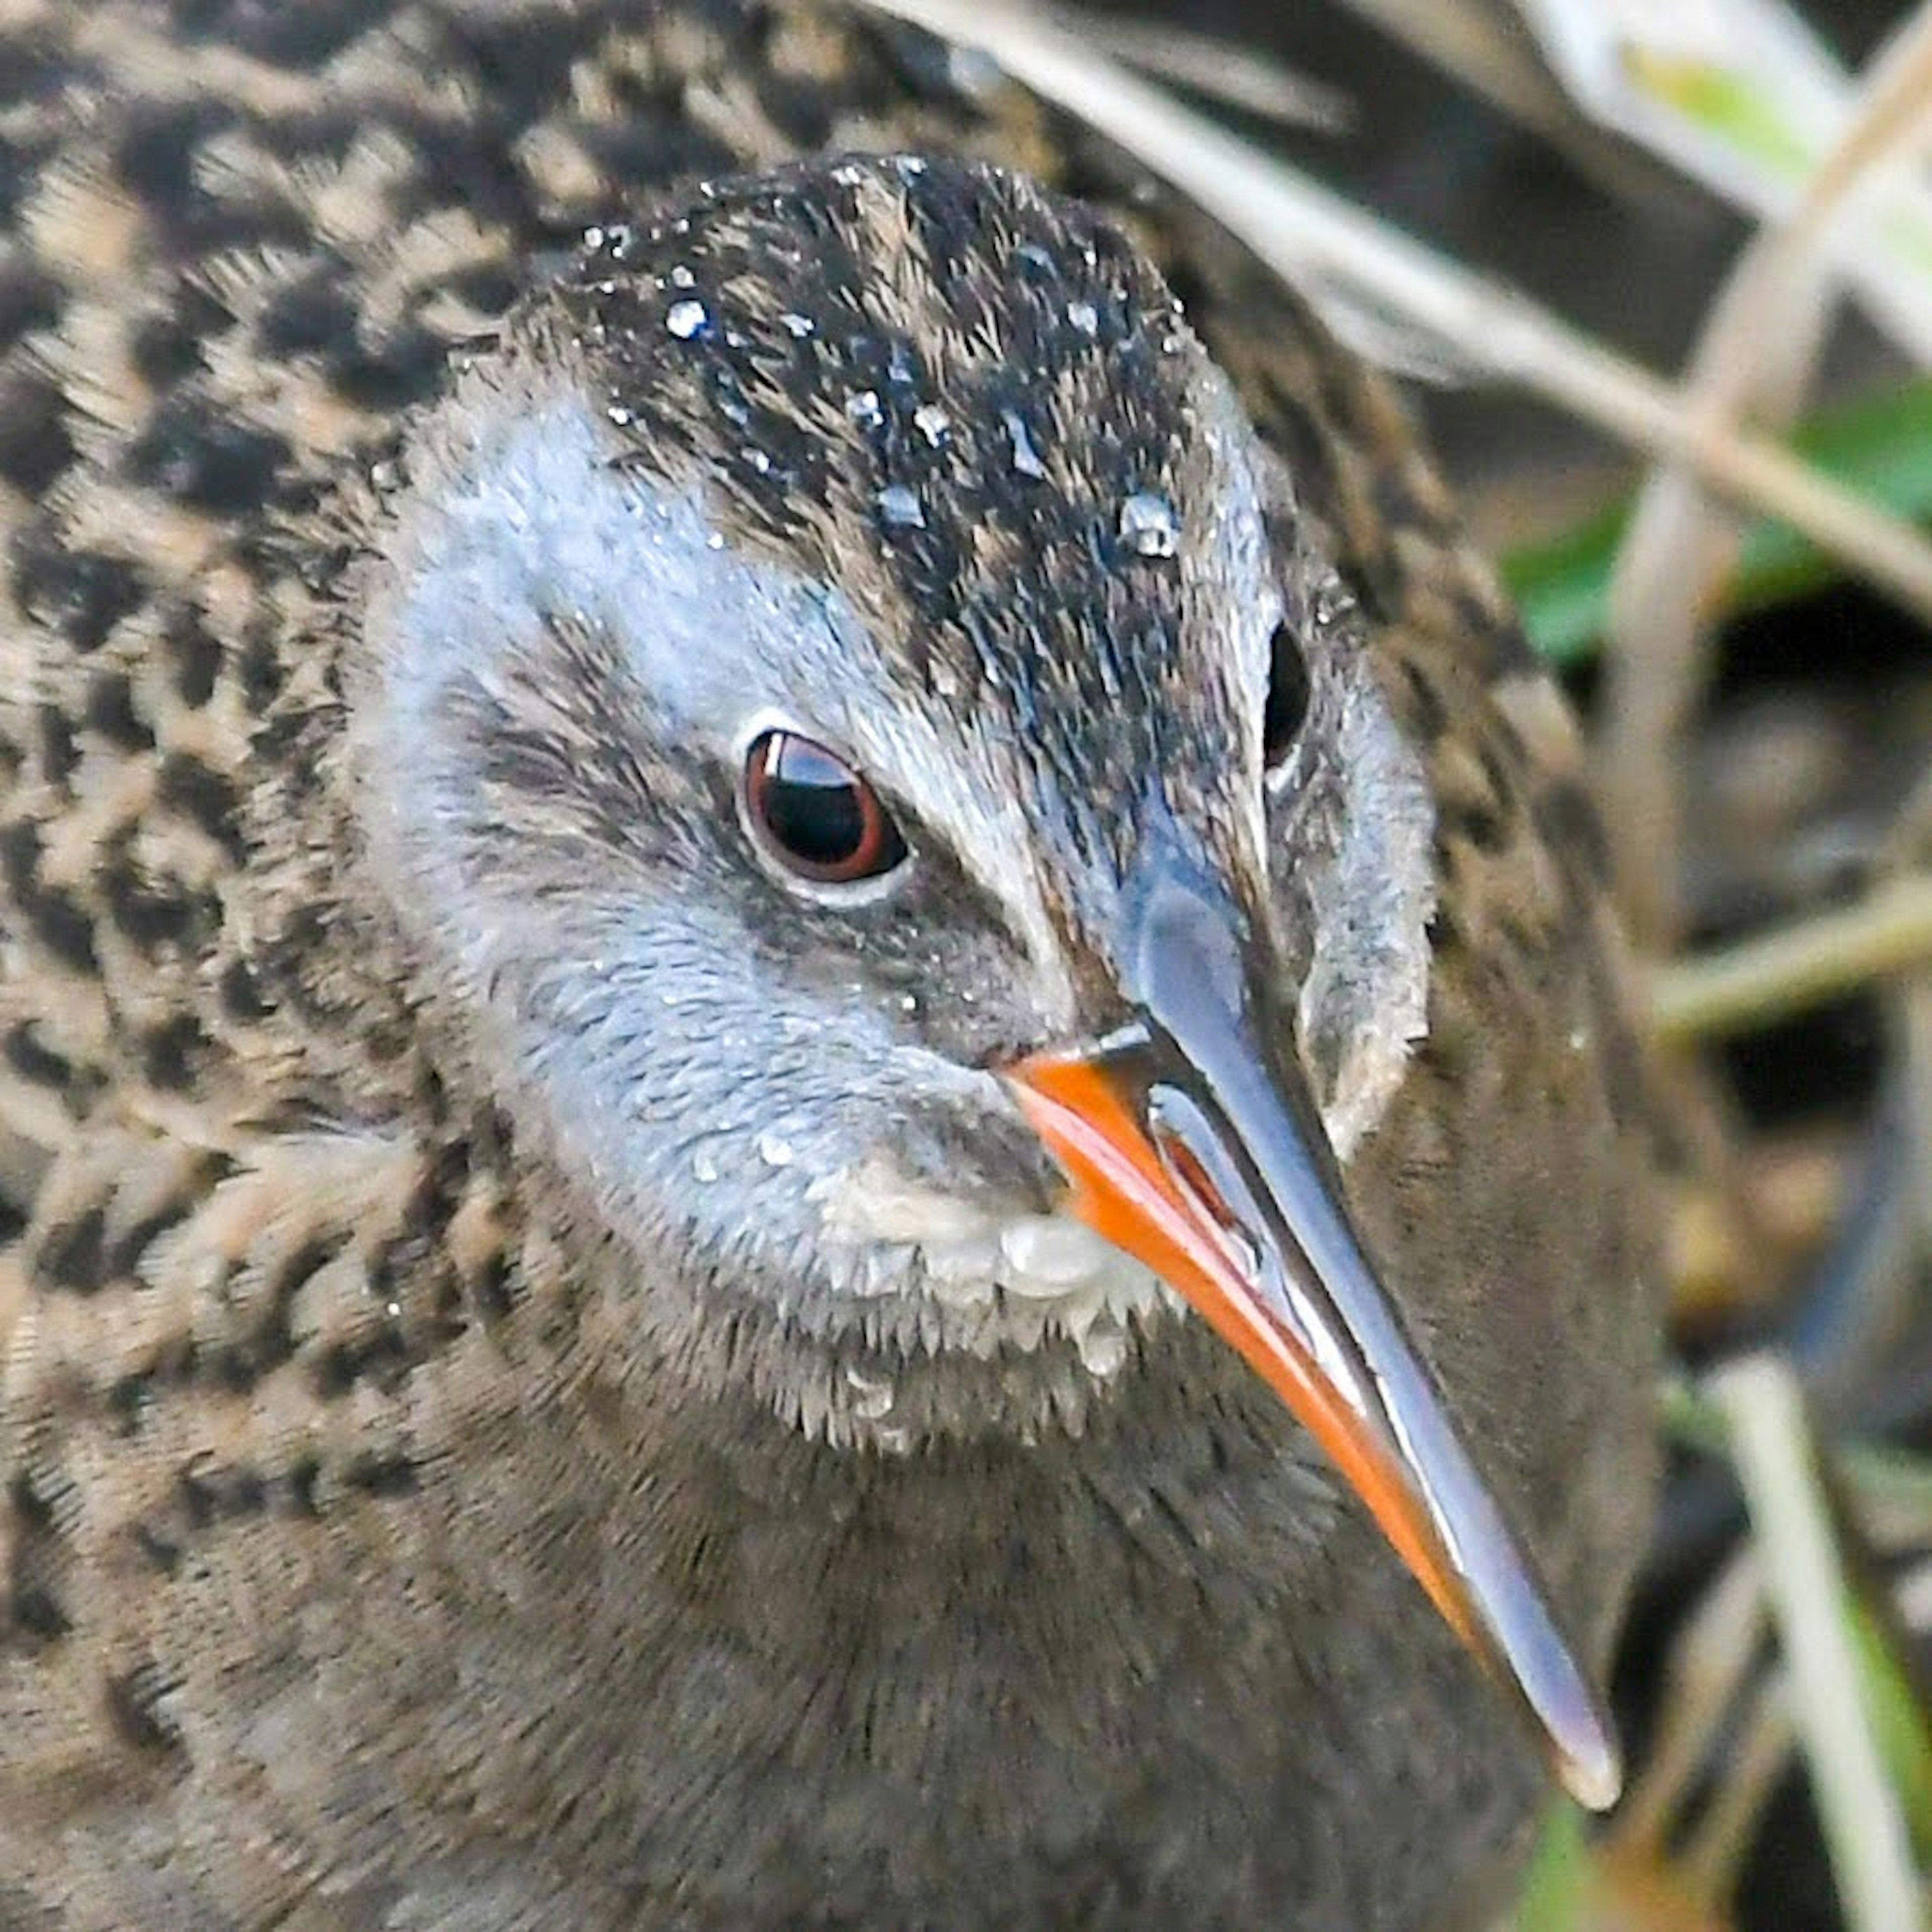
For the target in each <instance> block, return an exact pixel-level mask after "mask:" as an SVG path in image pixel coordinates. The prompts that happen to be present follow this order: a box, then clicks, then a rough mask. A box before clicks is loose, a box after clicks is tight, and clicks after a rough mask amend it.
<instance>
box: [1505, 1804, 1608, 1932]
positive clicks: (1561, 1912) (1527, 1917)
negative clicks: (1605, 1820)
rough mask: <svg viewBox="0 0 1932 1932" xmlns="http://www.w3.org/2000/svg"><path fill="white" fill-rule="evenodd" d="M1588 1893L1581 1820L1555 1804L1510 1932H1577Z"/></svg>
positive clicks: (1587, 1852) (1585, 1843) (1572, 1809)
mask: <svg viewBox="0 0 1932 1932" xmlns="http://www.w3.org/2000/svg"><path fill="white" fill-rule="evenodd" d="M1589 1888H1590V1847H1589V1841H1587V1840H1586V1838H1585V1837H1584V1835H1583V1814H1582V1813H1581V1812H1580V1811H1578V1810H1577V1808H1576V1806H1575V1805H1568V1804H1559V1805H1556V1806H1555V1807H1554V1808H1553V1809H1552V1810H1551V1811H1550V1815H1549V1817H1547V1818H1546V1819H1545V1820H1544V1824H1543V1830H1542V1832H1541V1834H1540V1835H1539V1836H1538V1839H1537V1841H1536V1850H1535V1853H1534V1855H1532V1858H1531V1859H1530V1861H1529V1871H1528V1873H1526V1875H1525V1878H1524V1881H1523V1895H1522V1897H1520V1899H1519V1900H1517V1908H1516V1932H1581V1927H1582V1926H1583V1922H1584V1921H1583V1911H1584V1906H1585V1903H1586V1900H1587V1898H1588V1896H1589Z"/></svg>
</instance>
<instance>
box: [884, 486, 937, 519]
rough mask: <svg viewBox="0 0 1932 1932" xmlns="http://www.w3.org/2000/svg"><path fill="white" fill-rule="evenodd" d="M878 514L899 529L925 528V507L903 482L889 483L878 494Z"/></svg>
mask: <svg viewBox="0 0 1932 1932" xmlns="http://www.w3.org/2000/svg"><path fill="white" fill-rule="evenodd" d="M877 501H878V505H879V514H880V516H881V517H883V518H884V519H885V520H886V522H887V523H890V524H892V525H893V526H895V528H897V529H913V530H922V529H925V528H926V507H925V505H923V504H922V503H921V502H919V499H918V497H917V496H915V495H914V494H913V492H912V491H911V490H908V489H907V487H906V486H905V485H904V484H903V483H889V484H886V487H885V488H884V489H883V490H880V492H879V494H878V498H877Z"/></svg>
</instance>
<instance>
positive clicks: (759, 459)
mask: <svg viewBox="0 0 1932 1932" xmlns="http://www.w3.org/2000/svg"><path fill="white" fill-rule="evenodd" d="M745 461H746V462H747V463H749V464H750V465H751V467H752V468H753V469H755V470H756V471H757V472H758V474H759V475H760V476H764V475H769V473H770V472H771V466H772V459H771V458H769V456H767V455H766V454H765V452H763V450H762V449H748V450H746V451H745Z"/></svg>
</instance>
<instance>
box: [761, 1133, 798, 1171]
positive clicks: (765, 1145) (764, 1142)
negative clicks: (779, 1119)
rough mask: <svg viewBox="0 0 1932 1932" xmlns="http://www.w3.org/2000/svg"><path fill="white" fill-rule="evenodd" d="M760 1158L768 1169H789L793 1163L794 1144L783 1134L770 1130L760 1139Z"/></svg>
mask: <svg viewBox="0 0 1932 1932" xmlns="http://www.w3.org/2000/svg"><path fill="white" fill-rule="evenodd" d="M757 1148H758V1158H759V1159H760V1160H761V1161H763V1163H764V1164H765V1165H766V1166H767V1167H789V1166H790V1165H791V1163H792V1145H791V1142H790V1141H788V1140H787V1139H785V1137H784V1135H782V1134H775V1133H771V1132H769V1130H768V1131H766V1133H762V1134H760V1136H758V1139H757Z"/></svg>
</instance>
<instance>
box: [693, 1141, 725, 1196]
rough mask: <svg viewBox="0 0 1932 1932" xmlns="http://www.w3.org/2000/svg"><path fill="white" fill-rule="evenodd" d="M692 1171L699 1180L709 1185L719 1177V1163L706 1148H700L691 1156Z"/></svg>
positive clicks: (706, 1185) (704, 1184)
mask: <svg viewBox="0 0 1932 1932" xmlns="http://www.w3.org/2000/svg"><path fill="white" fill-rule="evenodd" d="M691 1173H692V1175H693V1176H694V1178H696V1179H697V1181H700V1183H701V1184H703V1186H705V1187H709V1186H710V1184H712V1182H713V1181H715V1180H716V1179H717V1178H718V1163H716V1162H715V1160H712V1158H711V1157H710V1155H709V1154H707V1153H706V1151H704V1149H703V1148H699V1149H698V1151H697V1152H696V1153H695V1154H693V1155H692V1156H691Z"/></svg>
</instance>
